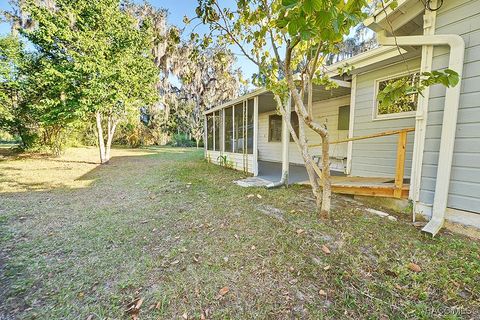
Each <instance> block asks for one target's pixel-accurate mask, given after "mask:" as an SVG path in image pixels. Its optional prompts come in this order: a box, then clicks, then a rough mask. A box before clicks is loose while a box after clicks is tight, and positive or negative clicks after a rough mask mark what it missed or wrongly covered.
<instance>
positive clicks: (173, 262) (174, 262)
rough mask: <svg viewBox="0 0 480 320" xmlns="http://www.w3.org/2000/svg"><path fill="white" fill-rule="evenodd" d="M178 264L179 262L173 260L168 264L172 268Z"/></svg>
mask: <svg viewBox="0 0 480 320" xmlns="http://www.w3.org/2000/svg"><path fill="white" fill-rule="evenodd" d="M179 262H180V260H175V261H172V262H170V264H171V265H172V266H174V265H176V264H178V263H179Z"/></svg>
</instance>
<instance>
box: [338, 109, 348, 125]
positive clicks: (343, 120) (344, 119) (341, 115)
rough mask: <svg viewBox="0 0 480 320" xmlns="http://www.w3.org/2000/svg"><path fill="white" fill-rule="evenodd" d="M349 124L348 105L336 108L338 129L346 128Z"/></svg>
mask: <svg viewBox="0 0 480 320" xmlns="http://www.w3.org/2000/svg"><path fill="white" fill-rule="evenodd" d="M349 124H350V106H341V107H339V108H338V128H337V129H338V130H348V127H349Z"/></svg>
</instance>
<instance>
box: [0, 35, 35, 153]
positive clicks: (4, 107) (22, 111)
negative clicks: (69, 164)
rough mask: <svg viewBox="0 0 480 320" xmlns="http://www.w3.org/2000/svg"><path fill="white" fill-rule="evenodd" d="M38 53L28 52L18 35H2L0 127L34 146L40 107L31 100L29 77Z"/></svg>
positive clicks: (27, 146)
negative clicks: (31, 102) (35, 55)
mask: <svg viewBox="0 0 480 320" xmlns="http://www.w3.org/2000/svg"><path fill="white" fill-rule="evenodd" d="M35 61H36V59H35V57H34V56H33V55H31V54H28V53H27V52H26V51H25V49H24V45H23V43H22V42H21V41H20V40H19V38H18V37H17V36H14V35H8V36H3V37H0V129H1V130H5V131H7V132H9V133H10V134H12V135H14V136H18V137H20V139H21V145H20V146H21V147H22V148H25V149H26V148H31V147H33V146H34V144H35V142H36V138H37V136H38V134H37V133H38V110H36V109H35V108H34V106H32V105H31V104H30V103H29V100H30V99H31V95H32V94H31V90H30V88H31V87H30V86H29V84H28V80H29V78H27V77H25V75H26V74H29V73H30V72H31V71H32V70H33V68H32V67H33V66H34V65H35Z"/></svg>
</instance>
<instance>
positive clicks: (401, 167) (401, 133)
mask: <svg viewBox="0 0 480 320" xmlns="http://www.w3.org/2000/svg"><path fill="white" fill-rule="evenodd" d="M412 131H415V128H404V129H399V130H391V131H384V132H379V133H374V134H370V135H365V136H358V137H352V138H348V139H343V140H337V141H332V142H330V144H339V143H345V142H350V141H357V140H366V139H373V138H379V137H385V136H392V135H396V134H398V140H397V160H396V167H395V183H394V191H393V196H394V197H395V198H401V197H402V190H403V177H404V175H405V158H406V156H405V155H406V151H407V150H406V148H407V133H409V132H412ZM319 146H321V144H311V145H309V147H319Z"/></svg>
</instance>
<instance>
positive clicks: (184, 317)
mask: <svg viewBox="0 0 480 320" xmlns="http://www.w3.org/2000/svg"><path fill="white" fill-rule="evenodd" d="M182 318H183V319H185V320H187V319H188V314H187V313H186V312H185V313H184V314H182Z"/></svg>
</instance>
